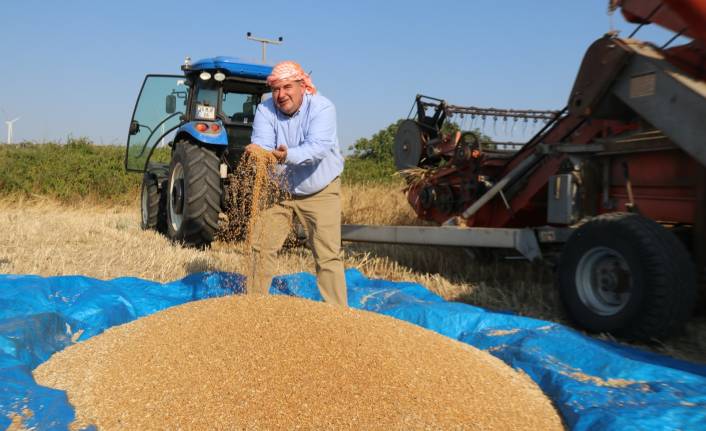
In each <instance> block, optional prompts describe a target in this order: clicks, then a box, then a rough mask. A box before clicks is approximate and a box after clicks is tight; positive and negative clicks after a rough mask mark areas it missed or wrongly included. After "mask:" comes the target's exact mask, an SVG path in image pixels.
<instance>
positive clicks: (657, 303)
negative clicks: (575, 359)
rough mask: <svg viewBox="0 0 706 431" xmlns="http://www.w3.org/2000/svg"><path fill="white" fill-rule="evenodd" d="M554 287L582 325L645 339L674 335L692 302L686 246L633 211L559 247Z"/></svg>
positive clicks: (584, 229)
mask: <svg viewBox="0 0 706 431" xmlns="http://www.w3.org/2000/svg"><path fill="white" fill-rule="evenodd" d="M557 283H558V287H559V292H560V296H561V299H562V302H563V303H564V306H565V307H566V309H567V311H568V314H569V317H570V318H571V319H572V320H574V321H575V322H576V323H577V324H578V325H579V326H581V327H583V328H585V329H587V330H589V331H591V332H611V333H614V334H616V335H620V336H624V337H628V338H633V339H642V340H650V339H653V338H664V337H667V336H669V335H671V334H673V333H674V332H677V331H678V330H679V329H680V328H681V327H682V326H683V324H684V322H685V321H686V320H687V319H688V318H689V315H690V313H691V308H692V305H693V304H694V300H695V296H696V271H695V269H694V266H693V264H692V262H691V258H690V256H689V254H688V252H687V250H686V248H685V247H684V245H683V244H682V243H681V242H680V241H679V240H678V239H677V238H676V236H674V235H673V234H672V233H671V232H669V231H667V230H666V229H665V228H664V227H662V226H661V225H659V224H658V223H656V222H654V221H652V220H650V219H647V218H645V217H642V216H640V215H637V214H631V213H611V214H604V215H601V216H599V217H596V218H594V219H592V220H590V221H588V222H587V223H585V224H584V225H583V226H581V227H580V228H578V229H577V230H576V232H574V233H573V234H572V235H571V237H570V238H569V240H568V241H567V242H566V244H565V245H564V249H563V251H562V254H561V257H560V259H559V266H558V269H557Z"/></svg>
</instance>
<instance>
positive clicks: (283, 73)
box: [267, 61, 316, 94]
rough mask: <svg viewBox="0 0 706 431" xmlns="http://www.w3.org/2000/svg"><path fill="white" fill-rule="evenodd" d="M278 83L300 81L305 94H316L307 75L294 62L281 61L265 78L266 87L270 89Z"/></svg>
mask: <svg viewBox="0 0 706 431" xmlns="http://www.w3.org/2000/svg"><path fill="white" fill-rule="evenodd" d="M279 81H301V82H302V83H303V84H304V88H306V92H307V93H309V94H316V87H315V86H314V84H313V83H312V82H311V78H310V77H309V74H308V73H306V72H304V69H302V67H301V66H300V65H299V63H297V62H295V61H283V62H281V63H277V64H276V65H275V67H273V68H272V73H271V74H270V76H268V77H267V85H269V86H270V87H272V86H273V85H275V84H276V83H277V82H279Z"/></svg>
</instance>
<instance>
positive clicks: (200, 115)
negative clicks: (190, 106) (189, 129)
mask: <svg viewBox="0 0 706 431" xmlns="http://www.w3.org/2000/svg"><path fill="white" fill-rule="evenodd" d="M218 93H219V89H218V88H217V87H199V89H198V92H197V93H196V101H195V103H194V118H195V119H197V120H215V119H216V111H217V109H218Z"/></svg>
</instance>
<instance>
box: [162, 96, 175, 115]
mask: <svg viewBox="0 0 706 431" xmlns="http://www.w3.org/2000/svg"><path fill="white" fill-rule="evenodd" d="M164 109H165V111H167V114H173V113H175V112H176V96H175V95H174V94H169V95H167V99H166V101H165V108H164Z"/></svg>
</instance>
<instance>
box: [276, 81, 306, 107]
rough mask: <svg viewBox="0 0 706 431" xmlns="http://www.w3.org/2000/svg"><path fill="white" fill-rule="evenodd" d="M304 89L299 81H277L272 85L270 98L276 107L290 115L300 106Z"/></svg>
mask: <svg viewBox="0 0 706 431" xmlns="http://www.w3.org/2000/svg"><path fill="white" fill-rule="evenodd" d="M305 91H306V88H304V86H303V85H302V83H301V81H283V82H278V83H276V84H275V85H273V86H272V98H273V99H274V100H275V106H277V109H279V110H280V111H282V112H283V113H285V114H286V115H292V114H294V113H295V112H297V111H298V110H299V107H300V106H302V101H303V100H304V92H305Z"/></svg>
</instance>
